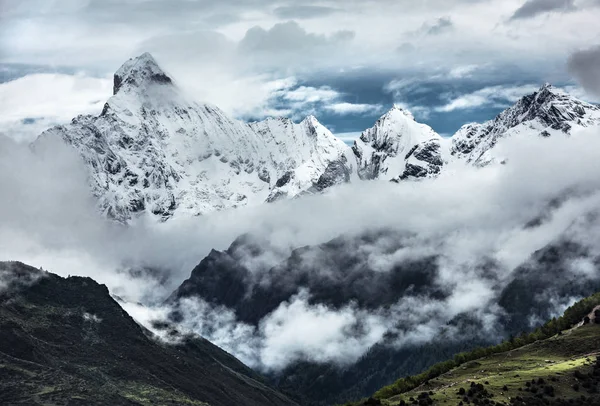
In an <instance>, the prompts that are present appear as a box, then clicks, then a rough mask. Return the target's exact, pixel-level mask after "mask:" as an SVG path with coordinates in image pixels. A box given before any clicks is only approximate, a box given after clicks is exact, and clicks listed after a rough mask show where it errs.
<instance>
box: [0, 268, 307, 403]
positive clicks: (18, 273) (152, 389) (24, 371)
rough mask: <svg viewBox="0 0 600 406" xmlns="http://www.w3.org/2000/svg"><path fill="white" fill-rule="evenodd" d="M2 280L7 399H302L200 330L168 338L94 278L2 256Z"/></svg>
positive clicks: (0, 365)
mask: <svg viewBox="0 0 600 406" xmlns="http://www.w3.org/2000/svg"><path fill="white" fill-rule="evenodd" d="M0 281H1V282H4V284H0V288H1V289H0V376H1V377H2V379H0V404H3V405H15V404H24V405H25V404H26V405H47V404H56V405H66V404H69V405H106V404H110V405H149V404H175V405H183V404H185V405H198V406H201V405H209V404H210V405H212V406H237V405H254V406H265V405H271V406H288V405H289V406H292V405H296V403H295V402H293V401H291V400H289V399H288V398H287V397H285V396H284V395H282V394H280V393H278V392H276V391H275V390H273V389H271V388H269V387H268V386H266V385H265V384H263V383H262V382H261V379H262V378H261V377H259V376H258V375H257V374H255V373H254V372H252V371H251V370H250V369H249V368H247V367H246V366H245V365H243V364H242V363H241V362H239V361H238V360H237V359H235V358H234V357H232V356H231V355H229V354H227V353H226V352H224V351H223V350H221V349H219V348H218V347H216V346H214V345H212V344H211V343H209V342H208V341H206V340H204V339H202V338H200V337H197V336H185V337H183V336H182V337H180V338H181V340H180V341H179V343H178V344H172V345H167V344H163V343H161V342H159V341H158V340H156V339H155V338H154V337H151V336H150V334H151V333H149V332H148V331H147V330H145V329H144V328H142V327H140V326H139V325H138V324H137V323H136V322H135V321H134V320H133V319H132V318H131V317H130V316H129V315H128V314H127V313H126V312H125V311H124V310H123V309H122V308H121V307H120V306H119V304H118V303H117V302H116V301H115V300H114V299H113V298H112V297H111V296H110V294H109V293H108V289H107V288H106V286H104V285H99V284H98V283H96V282H95V281H93V280H92V279H90V278H81V277H69V278H66V279H65V278H61V277H59V276H57V275H53V274H50V273H45V272H43V271H40V270H38V269H36V268H32V267H29V266H27V265H24V264H21V263H17V262H0ZM7 281H8V283H6V282H7ZM296 406H297V405H296Z"/></svg>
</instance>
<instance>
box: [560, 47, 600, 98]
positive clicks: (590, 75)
mask: <svg viewBox="0 0 600 406" xmlns="http://www.w3.org/2000/svg"><path fill="white" fill-rule="evenodd" d="M568 67H569V72H571V74H572V75H573V76H574V77H575V78H576V79H577V80H578V81H579V83H581V85H582V86H583V87H584V89H585V90H586V91H587V92H589V93H591V94H594V95H597V96H598V95H600V45H598V46H596V47H594V48H590V49H586V50H581V51H577V52H575V53H574V54H572V55H571V57H570V58H569V62H568Z"/></svg>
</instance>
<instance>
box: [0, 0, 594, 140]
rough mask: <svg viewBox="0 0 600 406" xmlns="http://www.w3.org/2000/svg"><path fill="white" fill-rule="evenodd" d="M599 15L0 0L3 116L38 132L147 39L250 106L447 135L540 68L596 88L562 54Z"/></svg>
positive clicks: (575, 86)
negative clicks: (390, 115) (419, 125)
mask: <svg viewBox="0 0 600 406" xmlns="http://www.w3.org/2000/svg"><path fill="white" fill-rule="evenodd" d="M599 18H600V1H598V0H424V1H420V2H414V1H412V0H366V1H365V0H360V1H358V0H347V1H344V2H341V1H331V0H323V1H319V0H314V1H313V0H308V1H304V2H301V3H300V2H297V1H291V0H244V1H242V0H223V1H218V2H215V1H209V0H168V1H167V0H20V1H14V0H0V20H1V21H0V80H1V82H2V83H1V84H0V111H3V114H2V117H3V118H2V119H1V120H0V125H1V126H2V127H3V128H2V131H3V132H4V133H9V135H13V138H16V139H20V140H30V139H31V138H33V137H34V136H35V135H36V133H38V132H39V131H41V130H43V129H45V127H48V126H49V125H53V124H55V123H60V122H65V121H68V120H70V118H72V117H73V116H75V115H77V114H84V113H92V114H97V113H99V112H100V110H101V108H102V105H103V103H104V101H105V100H106V99H107V98H108V97H109V96H110V94H111V85H112V83H111V77H112V74H113V73H114V71H115V70H116V69H117V68H118V67H119V66H120V65H121V64H122V63H123V62H124V61H126V60H127V59H128V58H130V57H134V56H137V55H139V54H141V53H143V52H145V51H149V52H151V53H152V54H153V56H154V57H155V58H156V59H157V60H158V62H159V63H160V65H161V66H162V67H163V68H164V69H165V71H167V72H168V73H169V74H171V76H173V78H174V79H175V80H176V81H177V83H178V84H179V85H180V86H181V87H183V88H185V89H186V91H188V92H189V93H191V94H192V95H193V96H194V97H195V98H197V99H198V100H200V101H205V102H209V103H212V104H216V105H217V106H219V107H221V108H222V109H223V110H225V111H226V112H228V113H230V114H232V115H234V116H235V117H238V118H241V119H245V120H255V119H261V118H263V117H266V116H274V115H275V116H279V115H282V116H289V117H292V118H294V119H296V120H299V119H301V118H302V117H304V116H306V115H308V114H314V115H315V116H316V117H317V118H318V119H319V120H320V121H321V122H322V123H324V124H325V125H326V126H328V127H329V128H330V129H331V130H332V131H333V132H334V133H336V134H338V135H340V136H341V137H342V138H347V139H352V138H353V137H355V136H356V134H357V133H359V132H361V131H362V130H364V129H366V128H369V127H371V126H372V125H373V124H374V122H375V120H376V119H377V118H378V117H379V116H381V115H382V114H383V113H385V111H387V109H389V108H390V107H391V106H392V105H393V104H399V105H401V106H404V107H407V108H408V109H409V110H411V112H412V113H413V115H414V116H415V117H416V119H417V120H419V121H421V122H425V123H427V124H429V125H431V126H432V127H433V128H434V129H435V130H436V131H437V132H439V133H440V134H442V135H451V134H453V133H454V132H455V131H456V130H457V129H458V128H459V127H460V126H461V125H462V124H465V123H467V122H473V121H484V120H487V119H490V118H493V117H494V116H495V115H496V114H497V113H499V112H500V111H501V110H503V109H504V108H506V107H507V106H509V105H510V104H511V103H514V102H515V101H516V100H517V99H518V98H519V97H520V96H523V95H524V94H527V93H530V92H532V91H534V90H535V89H537V88H539V87H540V86H541V85H542V84H544V83H545V82H551V83H553V84H556V85H558V86H561V87H565V88H567V89H568V90H570V91H572V92H573V93H574V94H576V95H577V96H579V97H581V98H584V99H585V100H587V101H592V102H595V101H597V100H598V96H594V95H590V94H586V93H585V92H584V91H583V90H581V88H580V87H579V83H584V82H585V79H584V80H583V82H582V80H581V78H578V76H577V74H574V72H573V71H572V70H570V69H569V66H570V64H569V60H570V59H569V58H571V57H572V56H573V55H574V54H577V53H578V52H579V53H583V52H588V53H591V56H589V55H588V59H589V58H593V57H594V55H597V54H598V52H600V51H598V50H597V49H594V48H593V47H594V46H597V45H599V44H600V28H599V26H598V24H597V21H598V19H599ZM581 58H585V54H584V55H580V60H581ZM588 76H589V75H588ZM588 88H589V86H588Z"/></svg>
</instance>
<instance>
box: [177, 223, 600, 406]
mask: <svg viewBox="0 0 600 406" xmlns="http://www.w3.org/2000/svg"><path fill="white" fill-rule="evenodd" d="M544 221H545V220H544V218H539V219H536V221H535V222H532V224H529V225H527V227H536V226H537V225H539V224H541V223H543V222H544ZM410 244H411V242H410V236H406V235H404V234H401V233H398V232H395V231H391V230H385V229H383V230H379V231H373V232H369V233H365V234H363V235H358V236H346V237H339V238H336V239H333V240H331V241H329V242H327V243H325V244H320V245H318V246H307V247H302V248H299V249H296V250H294V251H293V252H292V253H291V255H289V254H288V253H286V254H285V255H282V254H281V253H280V252H278V251H277V249H276V248H275V247H273V246H271V245H270V243H269V242H268V241H263V240H261V239H260V238H259V237H255V236H252V235H244V236H241V237H239V238H238V239H237V240H236V241H235V242H234V243H233V244H232V245H231V246H230V247H229V249H227V250H225V251H212V252H211V253H210V254H209V255H208V256H207V257H206V258H204V259H203V260H202V261H201V262H200V263H199V264H198V266H196V267H195V268H194V270H193V271H192V274H191V276H190V278H189V279H188V280H186V281H185V282H184V283H183V284H182V285H181V286H180V287H179V289H178V290H176V291H175V292H174V293H173V295H172V296H171V297H170V299H169V302H170V303H171V304H173V305H175V307H176V306H177V300H179V299H181V298H188V297H198V298H202V299H203V300H205V301H207V302H209V303H211V304H213V305H217V306H226V307H227V308H229V309H231V310H233V311H234V312H235V314H236V317H237V318H238V320H240V321H244V322H246V323H249V324H252V325H255V326H256V325H258V323H259V322H260V320H261V319H262V318H264V317H265V316H266V315H268V314H269V313H270V312H272V311H273V310H274V309H276V308H277V307H278V306H279V305H280V304H281V303H283V302H285V301H289V300H290V298H291V297H292V296H293V295H295V294H297V293H298V291H299V289H301V288H304V289H306V290H307V291H309V292H310V295H311V296H310V303H311V304H323V305H326V306H327V307H330V308H333V309H338V308H341V307H343V306H345V305H348V304H349V303H354V304H356V306H357V307H359V308H361V309H366V310H376V309H381V308H386V307H388V306H393V305H394V304H395V303H398V302H399V301H402V300H403V299H404V298H406V297H411V296H413V297H414V296H422V297H426V298H430V299H431V300H437V301H443V300H445V299H446V298H447V297H448V295H449V294H450V293H451V292H450V291H449V289H447V287H446V286H439V285H438V284H437V283H436V278H437V275H438V272H439V265H438V261H437V258H436V257H435V255H434V256H432V255H426V256H423V257H418V258H411V259H410V260H403V261H399V262H398V263H395V264H394V266H393V267H392V268H391V269H390V270H389V271H388V272H381V271H378V270H376V269H374V268H373V266H372V264H371V262H370V261H369V255H365V253H368V252H370V249H375V250H380V251H381V254H382V255H386V254H391V253H394V252H397V251H398V250H400V249H402V248H403V247H410ZM381 247H385V249H383V248H381ZM369 248H370V249H369ZM380 251H376V252H380ZM265 254H267V255H265ZM594 255H595V254H594V253H593V252H589V250H588V249H587V248H585V247H583V246H581V245H580V244H578V243H574V242H571V241H569V240H562V239H561V240H557V241H554V242H552V243H551V244H549V245H547V246H546V247H544V248H542V249H540V250H539V251H537V252H535V253H533V254H532V256H531V257H530V258H528V260H527V261H525V262H524V263H523V264H521V265H519V266H518V267H517V268H516V269H515V270H514V272H513V273H512V275H514V278H513V279H512V280H510V281H507V283H506V285H503V286H502V287H501V288H500V289H499V291H498V297H497V298H496V300H497V304H498V305H499V306H500V307H501V312H500V313H501V314H502V315H503V316H502V317H501V319H500V320H499V322H498V323H497V326H496V331H494V332H493V333H489V332H486V333H482V331H483V330H484V328H483V325H482V324H481V320H480V319H479V318H478V317H477V315H474V314H470V313H460V314H458V315H456V316H455V317H454V318H453V319H451V320H444V321H441V320H440V321H441V322H442V323H446V324H447V326H448V327H449V329H451V330H453V331H454V333H453V334H447V335H446V334H445V333H444V332H443V331H442V332H441V333H440V334H439V336H438V337H436V338H434V339H433V341H430V342H426V343H422V344H419V345H416V346H413V347H410V348H409V347H400V348H399V347H397V346H395V345H394V344H395V342H396V341H397V340H396V338H397V337H395V336H394V335H393V334H389V335H386V336H385V337H384V339H383V340H382V342H380V343H378V344H376V345H374V346H373V347H372V348H371V349H370V350H369V351H368V352H367V353H366V354H364V355H363V356H362V357H361V358H360V359H359V360H358V361H357V362H356V363H355V364H352V365H345V366H343V367H339V366H336V365H333V364H319V363H316V362H310V361H308V360H303V361H302V360H301V361H298V362H296V363H294V364H292V365H289V366H287V367H286V368H285V369H284V370H282V371H278V372H277V373H274V374H272V375H269V376H268V378H269V379H270V383H271V384H272V385H273V386H275V387H276V388H277V389H279V390H281V391H283V392H284V393H286V394H289V395H290V396H291V397H293V398H295V399H297V400H298V402H299V403H301V404H303V405H310V406H328V405H331V404H336V403H344V402H347V401H351V400H354V399H360V398H362V397H364V396H368V395H370V394H373V393H374V392H376V391H377V390H378V389H380V388H381V387H383V386H386V385H390V384H392V383H393V381H394V379H397V378H398V377H401V376H410V375H413V374H419V373H420V372H421V371H424V370H426V369H428V368H429V367H431V366H432V365H435V364H436V363H439V362H442V361H444V360H447V359H452V357H454V356H455V354H458V353H461V352H463V351H470V350H473V349H475V348H478V347H487V346H490V345H495V344H498V343H499V342H500V341H501V340H502V339H503V338H508V337H511V336H516V335H518V334H521V332H523V331H527V332H529V331H531V329H532V327H531V324H530V323H531V320H540V321H543V320H548V319H549V318H551V317H552V315H553V314H554V311H555V309H556V302H557V301H558V303H566V302H568V300H569V298H572V297H585V296H587V295H590V294H592V293H594V292H597V291H598V290H600V281H599V280H598V279H586V278H583V277H581V275H576V274H573V273H572V272H570V271H569V270H570V269H571V266H572V263H573V261H576V260H578V259H581V258H585V259H587V260H589V261H590V262H592V263H593V264H594V265H595V266H596V267H598V266H600V258H598V257H595V256H594ZM264 257H267V258H277V260H274V261H273V263H268V262H264V263H262V264H263V265H261V268H260V269H253V270H250V269H248V268H247V263H249V262H250V263H258V262H260V261H253V260H254V259H260V258H264ZM323 270H326V272H323ZM473 271H474V272H475V273H476V274H477V275H478V278H481V279H482V280H488V279H489V283H491V284H493V283H494V282H493V279H494V277H495V276H494V275H495V274H497V273H503V272H504V271H503V270H498V269H497V264H495V263H494V262H493V261H487V260H483V261H482V262H481V263H479V264H478V265H476V266H475V267H474V269H473ZM256 275H260V282H261V283H257V282H256V280H255V278H256ZM330 275H335V276H336V277H335V278H331V277H330ZM540 275H544V277H543V278H540ZM263 282H264V283H263ZM484 310H485V309H484ZM173 316H174V317H173V320H174V321H177V320H178V318H177V312H174V313H173ZM431 317H436V316H435V315H431ZM427 321H429V320H428V319H423V322H424V323H425V322H427ZM413 324H414V322H411V323H410V324H407V325H402V324H401V323H400V324H398V325H396V326H395V327H396V328H397V329H398V330H400V331H403V330H410V328H411V327H413ZM538 338H539V337H538ZM519 340H521V341H522V340H526V337H525V336H523V337H520V338H519ZM513 341H514V340H513ZM521 341H519V342H516V343H515V345H517V346H519V345H522V344H523V342H521ZM510 348H514V347H510ZM507 349H509V348H508V347H507V346H506V344H504V346H500V347H498V350H501V351H505V350H507ZM479 351H481V350H479ZM463 355H464V354H463ZM483 355H485V354H483V353H477V354H475V356H476V357H477V358H479V357H481V356H483ZM444 365H445V366H444ZM454 366H455V365H454V364H453V363H452V362H449V363H446V364H442V367H441V368H440V367H439V366H437V367H436V369H439V370H438V371H437V372H435V374H440V373H443V372H445V371H447V370H448V369H449V368H452V367H454ZM426 379H428V375H424V376H421V377H420V379H417V382H406V383H407V384H408V388H411V387H414V386H416V385H419V384H420V383H422V382H424V381H425V380H426ZM404 389H406V388H404Z"/></svg>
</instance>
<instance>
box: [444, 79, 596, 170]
mask: <svg viewBox="0 0 600 406" xmlns="http://www.w3.org/2000/svg"><path fill="white" fill-rule="evenodd" d="M598 124H600V108H599V107H598V106H595V105H593V104H590V103H586V102H584V101H581V100H579V99H577V98H575V97H573V96H571V95H569V94H568V93H566V92H564V91H563V90H561V89H558V88H556V87H554V86H552V85H551V84H549V83H546V84H544V85H543V86H542V87H541V88H540V89H539V90H538V91H536V92H534V93H532V94H529V95H526V96H524V97H522V98H521V99H520V100H518V101H517V103H515V105H514V106H512V107H510V108H508V109H506V110H504V111H503V112H502V113H500V114H499V115H498V116H497V117H496V118H495V119H493V120H490V121H488V122H485V123H483V124H477V123H472V124H467V125H465V126H463V127H462V128H460V129H459V130H458V131H457V133H456V134H455V135H454V136H453V137H452V148H451V154H452V155H453V156H455V157H458V158H460V159H464V160H465V161H467V162H468V163H471V164H475V165H478V166H482V165H487V164H489V163H490V162H493V161H495V160H498V157H495V156H494V154H493V152H492V149H493V148H494V147H495V146H496V144H497V143H498V142H499V141H500V140H501V139H503V138H506V137H510V136H514V135H535V136H542V137H549V136H556V135H563V136H564V135H572V134H573V132H574V131H577V130H579V129H581V128H585V127H589V126H592V125H598Z"/></svg>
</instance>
